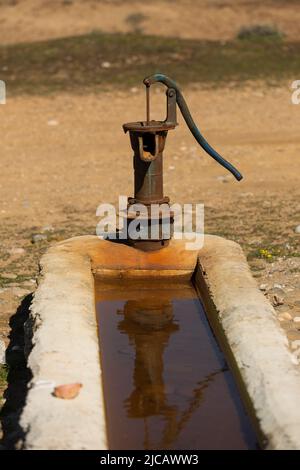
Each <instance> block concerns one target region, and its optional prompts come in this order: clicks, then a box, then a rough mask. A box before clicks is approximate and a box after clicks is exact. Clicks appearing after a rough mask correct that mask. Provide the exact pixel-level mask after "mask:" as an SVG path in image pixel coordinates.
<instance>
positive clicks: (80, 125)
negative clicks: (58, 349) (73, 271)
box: [0, 0, 300, 392]
mask: <svg viewBox="0 0 300 470" xmlns="http://www.w3.org/2000/svg"><path fill="white" fill-rule="evenodd" d="M83 3H84V5H83ZM296 4H297V2H296V1H287V2H281V1H269V2H268V1H266V2H263V3H262V2H256V1H255V0H252V1H243V0H239V1H235V2H230V1H226V0H225V1H222V2H221V1H219V0H216V1H213V2H212V1H211V2H208V1H204V0H203V1H198V2H191V1H190V0H182V1H178V2H172V1H164V2H162V1H159V0H155V1H153V2H151V3H148V4H142V3H141V2H134V1H132V2H119V1H113V2H108V1H102V2H100V1H86V2H81V1H75V0H74V1H51V2H50V1H46V0H45V1H35V0H28V1H27V0H26V1H25V0H23V1H0V28H1V29H0V40H1V42H2V43H3V44H4V43H11V44H14V43H17V42H23V41H36V40H40V39H49V38H53V37H62V36H68V35H80V34H85V33H87V32H89V31H91V30H94V29H100V30H103V31H109V32H116V31H121V32H123V31H125V32H126V31H130V30H131V29H132V28H133V29H134V28H140V29H142V31H141V32H142V33H146V34H150V33H151V34H157V35H160V36H161V35H166V36H172V35H177V36H181V37H184V38H200V39H202V38H204V39H214V40H227V39H231V38H233V37H235V35H236V33H237V31H238V29H239V27H240V26H243V25H245V24H254V23H257V22H258V20H259V22H260V23H275V24H276V25H278V26H279V27H280V29H281V30H282V31H283V32H285V33H286V35H287V37H288V39H289V40H295V41H296V40H297V41H298V40H299V39H300V38H299V21H300V8H299V5H298V8H296V7H295V5H296ZM296 6H297V5H296ZM136 13H138V14H140V15H145V17H144V16H140V17H136V18H135V19H132V18H131V20H128V18H129V17H130V15H131V17H132V15H133V14H136ZM138 18H140V20H139V19H138ZM141 18H143V19H142V20H141ZM196 20H197V21H196ZM216 24H217V25H218V27H217V28H216ZM0 65H1V64H0ZM0 70H1V66H0ZM142 78H143V77H141V80H142ZM175 78H176V77H175ZM0 79H1V74H0ZM296 79H300V77H297V76H295V77H294V76H291V77H290V79H289V80H288V79H287V80H285V81H283V82H280V83H277V84H276V83H275V84H273V86H270V85H267V84H266V82H264V81H252V82H250V81H248V82H245V83H243V84H242V85H240V86H235V84H234V83H230V84H228V86H226V85H222V86H220V87H216V86H214V87H212V88H211V89H207V87H206V88H205V89H203V87H202V86H201V84H195V83H193V84H191V85H188V84H186V85H185V86H184V87H183V92H184V95H185V97H186V100H187V102H188V104H189V105H190V109H191V112H192V114H193V115H194V118H195V121H196V122H197V123H198V124H199V127H200V129H201V130H202V131H203V134H204V135H205V136H206V138H207V140H208V141H209V142H210V143H211V145H212V146H213V147H215V148H216V149H217V150H218V151H219V152H220V153H221V154H222V155H224V157H225V158H227V159H228V160H229V161H231V162H232V163H233V164H234V165H236V166H237V168H238V169H239V170H240V171H241V172H242V173H243V175H244V180H243V181H242V182H240V183H238V182H236V181H235V180H234V179H233V178H232V177H231V176H230V175H228V174H227V173H226V171H225V170H224V169H223V168H222V167H220V166H218V165H217V164H216V163H215V162H214V161H213V160H212V159H211V158H210V157H208V156H207V155H206V154H204V152H203V151H202V150H201V149H200V148H198V147H197V144H196V142H195V141H194V140H193V137H192V135H191V134H190V133H189V131H188V129H187V128H186V126H185V124H184V122H183V121H182V119H181V118H180V119H179V122H180V126H179V128H177V129H176V130H175V131H173V132H170V134H169V136H168V140H167V146H166V151H165V193H166V194H167V195H169V196H170V198H171V200H172V202H175V201H177V202H186V203H195V202H203V203H204V204H205V218H206V221H205V227H206V232H208V233H215V234H219V235H221V236H225V237H228V238H230V239H233V240H236V241H238V242H239V243H241V245H242V247H243V249H244V251H245V254H246V255H247V257H248V260H249V264H250V267H251V269H252V271H253V275H254V276H255V277H256V278H257V282H258V285H259V287H260V289H261V290H262V291H263V292H264V293H265V295H266V296H267V297H268V298H269V300H270V302H272V303H273V305H274V307H275V309H276V311H277V318H278V321H279V322H280V324H281V325H282V327H283V328H284V330H285V331H286V334H287V337H288V339H289V341H290V347H291V350H292V351H293V354H294V357H295V361H297V359H298V357H299V360H300V350H299V345H300V247H299V237H300V234H299V233H296V232H297V231H296V227H297V226H299V225H300V202H299V201H300V198H299V196H300V171H299V170H300V160H299V153H300V134H299V122H300V105H299V106H296V105H293V104H292V102H291V82H292V81H293V80H296ZM144 104H145V103H144V90H143V87H142V85H141V83H137V84H136V87H134V88H129V89H128V91H120V90H118V89H115V90H114V89H111V90H109V91H105V92H99V91H97V93H93V92H92V91H89V92H87V93H84V94H82V93H81V94H76V93H74V92H72V93H71V92H70V93H69V92H64V91H61V92H59V93H55V94H51V95H49V96H48V95H44V96H43V95H39V96H38V95H34V94H31V95H26V94H23V95H13V96H8V99H7V103H6V105H1V106H0V133H1V154H0V158H1V179H0V220H1V224H0V230H1V246H0V309H1V315H0V340H2V341H4V342H5V344H8V335H9V331H10V326H9V319H10V318H11V316H12V315H13V314H14V313H15V312H16V310H17V308H18V306H20V303H21V301H22V299H23V298H24V297H25V296H27V295H28V294H30V293H32V292H33V291H34V290H35V288H36V278H37V275H38V260H39V258H40V256H41V254H42V253H43V252H44V251H45V250H46V249H47V248H48V247H49V246H50V245H51V244H52V243H55V242H56V241H57V240H62V239H65V238H68V237H71V236H75V235H80V234H86V233H91V234H93V233H95V227H96V224H97V221H98V220H97V217H96V215H95V214H96V208H97V206H98V204H100V203H101V202H112V203H116V202H117V198H118V196H119V195H120V194H122V195H132V190H133V188H132V183H133V179H132V152H131V149H130V145H129V141H128V137H127V136H125V135H124V134H123V131H122V124H123V123H124V122H127V121H133V120H139V119H143V117H144V115H145V106H144ZM152 109H155V110H156V111H155V113H153V115H152V117H153V118H155V117H158V118H162V117H163V115H164V110H165V96H164V94H163V93H162V90H161V89H160V87H157V89H156V92H154V93H153V94H152ZM299 231H300V230H299ZM298 353H299V354H298ZM4 388H5V381H4V380H2V382H1V381H0V389H2V390H3V389H4ZM0 392H1V390H0Z"/></svg>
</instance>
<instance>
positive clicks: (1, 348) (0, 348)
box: [0, 339, 6, 364]
mask: <svg viewBox="0 0 300 470" xmlns="http://www.w3.org/2000/svg"><path fill="white" fill-rule="evenodd" d="M5 351H6V347H5V343H4V341H2V340H1V339H0V364H6V354H5Z"/></svg>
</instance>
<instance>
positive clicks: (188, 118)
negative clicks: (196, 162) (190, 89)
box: [143, 73, 243, 181]
mask: <svg viewBox="0 0 300 470" xmlns="http://www.w3.org/2000/svg"><path fill="white" fill-rule="evenodd" d="M143 82H144V84H145V85H146V87H149V86H151V85H152V84H153V83H157V82H160V83H163V84H164V85H166V87H167V88H173V89H174V90H175V91H176V102H177V104H178V106H179V109H180V111H181V114H182V116H183V118H184V120H185V122H186V124H187V126H188V128H189V129H190V131H191V133H192V134H193V136H194V137H195V139H196V140H197V142H198V144H199V145H201V147H202V148H203V149H204V150H205V151H206V152H207V153H208V155H210V156H211V157H212V158H213V159H214V160H216V161H217V162H218V163H220V165H222V166H223V167H224V168H226V170H228V171H230V173H232V174H233V176H234V177H235V178H236V179H237V180H238V181H240V180H241V179H242V178H243V176H242V175H241V173H240V172H239V171H238V170H237V169H236V168H235V167H234V166H233V165H232V164H231V163H229V162H228V161H227V160H225V158H223V157H221V155H220V154H218V152H216V151H215V150H214V149H213V148H212V147H211V146H210V145H209V143H208V142H207V141H206V140H205V138H204V137H203V135H202V134H201V132H200V131H199V129H198V127H197V126H196V124H195V121H194V120H193V118H192V115H191V113H190V111H189V108H188V106H187V104H186V102H185V99H184V97H183V95H182V93H181V91H180V89H179V88H178V86H177V84H176V82H174V80H172V79H171V78H169V77H167V76H166V75H163V74H161V73H156V74H155V75H151V76H149V77H146V78H145V79H144V81H143Z"/></svg>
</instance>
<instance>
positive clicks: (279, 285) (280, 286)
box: [273, 284, 283, 289]
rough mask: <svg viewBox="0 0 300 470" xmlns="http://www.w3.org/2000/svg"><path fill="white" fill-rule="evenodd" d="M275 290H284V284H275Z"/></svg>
mask: <svg viewBox="0 0 300 470" xmlns="http://www.w3.org/2000/svg"><path fill="white" fill-rule="evenodd" d="M273 288H274V289H282V288H283V285H282V284H274V285H273Z"/></svg>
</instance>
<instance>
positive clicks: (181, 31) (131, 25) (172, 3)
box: [0, 0, 300, 44]
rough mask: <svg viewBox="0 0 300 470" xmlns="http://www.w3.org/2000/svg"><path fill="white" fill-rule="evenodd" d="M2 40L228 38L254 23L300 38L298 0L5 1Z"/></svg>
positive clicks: (0, 1)
mask: <svg viewBox="0 0 300 470" xmlns="http://www.w3.org/2000/svg"><path fill="white" fill-rule="evenodd" d="M0 6H1V9H0V28H1V29H0V41H1V43H2V44H5V43H11V44H12V43H17V42H24V41H36V40H41V39H49V38H56V37H62V36H71V35H78V34H86V33H89V32H91V31H94V30H100V31H104V32H114V33H116V32H128V31H132V30H136V29H137V28H138V29H140V30H142V32H143V33H145V34H151V35H152V34H153V35H159V36H176V37H181V38H197V39H209V40H220V39H223V40H228V39H232V38H233V37H235V36H236V34H237V32H238V31H239V29H240V28H241V27H243V26H245V25H252V24H271V25H273V24H275V25H277V26H278V28H279V29H280V30H281V31H283V32H284V33H285V34H286V35H287V37H288V38H289V39H292V40H295V39H299V23H300V8H299V2H298V0H264V1H261V0H196V1H195V0H165V1H163V0H152V1H151V2H141V1H138V0H130V1H128V0H127V1H126V0H125V1H122V0H0Z"/></svg>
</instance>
